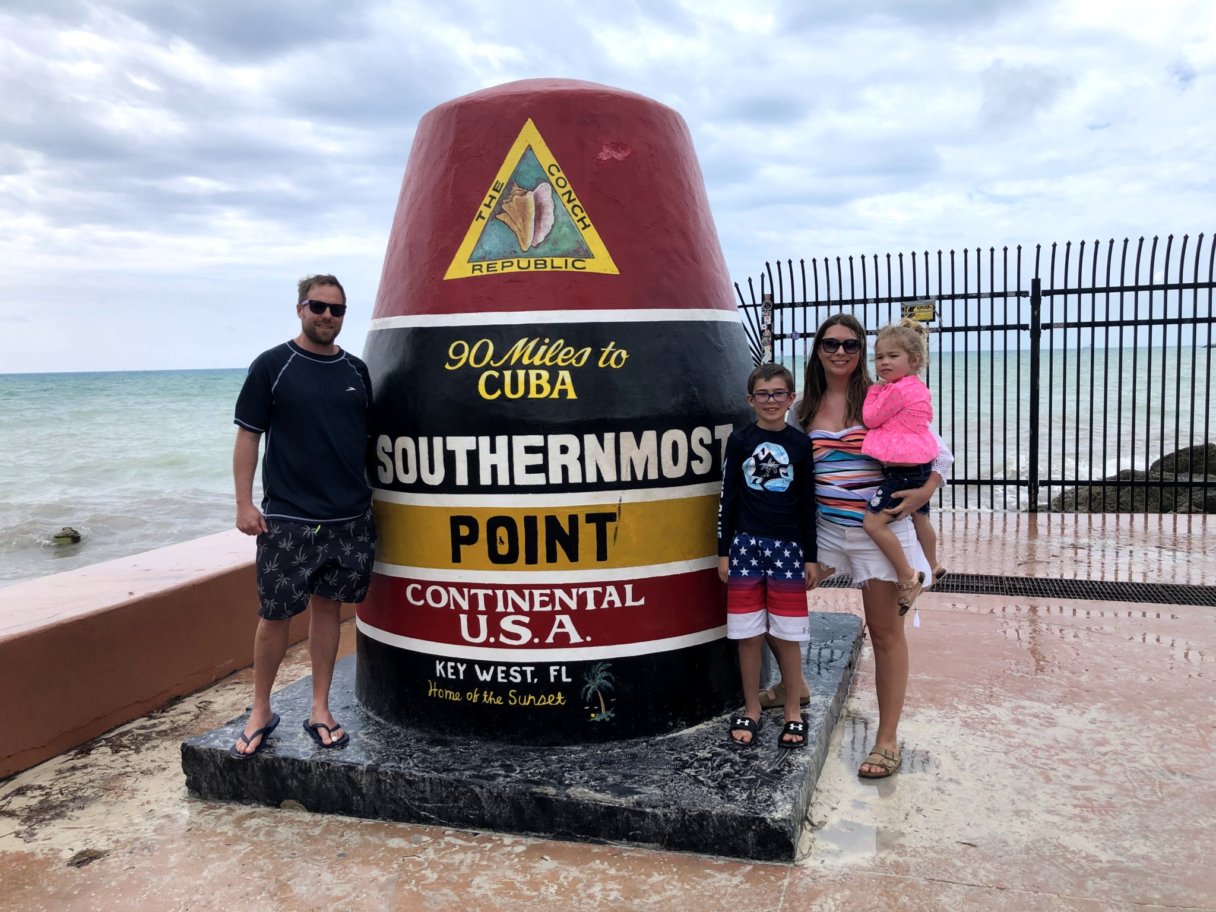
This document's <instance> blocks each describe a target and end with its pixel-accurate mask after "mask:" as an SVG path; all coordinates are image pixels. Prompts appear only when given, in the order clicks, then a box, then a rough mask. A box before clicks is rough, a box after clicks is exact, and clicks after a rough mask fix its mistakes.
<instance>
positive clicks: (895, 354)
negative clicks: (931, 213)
mask: <svg viewBox="0 0 1216 912" xmlns="http://www.w3.org/2000/svg"><path fill="white" fill-rule="evenodd" d="M928 335H929V332H928V330H927V329H926V328H925V327H924V325H922V324H921V323H918V322H916V321H915V320H906V319H905V320H901V321H900V322H899V323H892V324H891V325H890V326H884V327H883V328H882V329H880V330H879V331H878V338H877V340H876V341H875V343H874V370H875V372H876V373H877V374H878V382H877V383H875V384H874V385H872V386H871V387H870V389H869V391H868V392H867V393H866V400H865V404H864V405H863V406H862V411H861V418H862V421H864V422H865V425H866V427H867V428H868V431H867V433H866V438H865V441H864V442H863V443H862V446H861V451H862V453H864V454H865V455H867V456H870V457H872V458H874V459H877V460H878V461H879V462H881V463H882V465H883V475H884V476H885V479H884V481H883V484H882V486H881V487H880V488H879V489H878V491H877V492H876V493H875V495H874V497H873V498H872V499H871V500H870V505H869V509H868V511H867V512H866V516H865V519H864V520H863V521H862V526H863V527H864V528H865V530H866V532H867V534H869V536H870V538H871V539H873V541H874V544H876V545H878V548H879V550H881V551H882V553H883V555H884V556H885V557H886V558H887V560H889V561H890V562H891V566H892V567H894V568H895V573H896V576H897V577H898V581H897V582H896V588H897V590H898V598H899V613H900V614H905V613H906V612H907V610H908V609H909V608H910V607H911V606H912V602H913V601H915V600H916V597H917V596H918V595H920V593H921V589H922V588H923V586H924V581H925V575H924V574H923V573H917V572H915V571H913V569H912V565H911V564H910V563H908V558H907V555H906V554H905V553H904V549H903V547H902V546H901V545H900V543H899V539H898V538H897V537H896V536H895V533H894V532H892V531H891V530H890V529H888V528H887V524H888V523H890V522H891V519H892V517H891V516H890V515H889V514H887V513H885V512H883V511H884V510H887V509H889V508H891V507H898V506H899V505H900V504H899V499H898V498H893V497H892V496H891V495H892V494H893V493H894V492H896V491H904V490H908V489H911V488H919V487H920V486H921V485H923V484H924V483H925V482H926V481H928V479H929V472H930V470H931V469H932V462H933V460H934V459H935V458H936V457H937V453H938V443H937V437H935V436H934V434H933V432H932V431H931V430H930V429H929V425H930V423H931V422H932V421H933V403H932V394H931V393H930V392H929V388H928V387H927V386H925V384H924V383H923V382H922V381H921V379H920V378H919V377H918V376H917V374H918V373H919V372H920V370H921V369H922V368H923V367H924V366H925V364H926V363H927V362H928V360H929V346H928V344H927V340H928ZM912 522H913V524H914V525H915V527H916V537H917V539H918V540H919V541H920V545H921V549H922V550H923V551H924V552H925V557H926V558H928V560H929V566H930V567H933V568H934V572H935V573H936V572H938V571H937V536H936V534H935V533H934V531H933V526H932V524H931V523H930V522H929V505H928V504H925V505H924V506H923V507H921V508H920V509H919V510H917V511H916V513H914V514H913V516H912ZM939 575H940V574H939Z"/></svg>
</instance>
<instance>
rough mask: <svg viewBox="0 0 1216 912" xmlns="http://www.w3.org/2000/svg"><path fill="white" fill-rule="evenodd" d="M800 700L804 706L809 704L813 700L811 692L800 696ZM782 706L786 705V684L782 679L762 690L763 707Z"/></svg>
mask: <svg viewBox="0 0 1216 912" xmlns="http://www.w3.org/2000/svg"><path fill="white" fill-rule="evenodd" d="M798 702H799V703H800V704H802V705H803V706H806V705H808V704H809V703H810V702H811V697H810V694H807V695H805V696H802V697H799V698H798ZM782 706H785V685H784V684H782V683H781V682H780V681H778V682H777V683H776V684H774V685H773V686H772V687H766V688H765V689H764V690H762V691H760V708H761V709H780V708H781V707H782Z"/></svg>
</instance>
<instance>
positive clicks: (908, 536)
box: [815, 517, 933, 586]
mask: <svg viewBox="0 0 1216 912" xmlns="http://www.w3.org/2000/svg"><path fill="white" fill-rule="evenodd" d="M887 528H888V529H890V530H891V531H892V532H894V533H895V537H896V538H898V539H899V543H900V544H901V545H903V549H904V554H906V555H907V556H908V563H910V564H911V565H912V569H913V570H919V571H921V572H922V573H924V574H925V585H926V586H928V585H929V583H930V581H931V580H932V579H933V571H932V569H931V568H930V567H929V561H927V560H926V559H925V553H924V552H923V551H922V550H921V548H920V543H919V542H918V541H917V540H916V527H915V526H913V525H912V520H911V519H908V518H904V519H900V520H897V521H896V522H893V523H891V524H890V525H889V526H887ZM815 531H816V536H817V538H818V541H819V563H821V564H824V565H825V566H828V567H832V568H833V569H834V570H835V571H836V573H846V574H848V575H849V576H851V577H852V578H853V584H854V585H855V586H861V585H862V584H864V583H866V582H867V581H869V580H872V579H877V580H886V581H887V582H889V583H894V582H898V581H899V577H898V576H897V575H896V573H895V568H894V567H892V566H891V562H890V561H889V560H887V559H886V557H884V556H883V553H882V551H880V550H879V549H878V545H876V544H874V540H873V539H871V538H870V536H869V535H867V534H866V530H865V529H863V528H862V527H861V526H845V525H841V524H840V523H834V522H829V521H828V520H826V519H823V518H822V517H820V519H819V521H818V523H817V524H816V526H815Z"/></svg>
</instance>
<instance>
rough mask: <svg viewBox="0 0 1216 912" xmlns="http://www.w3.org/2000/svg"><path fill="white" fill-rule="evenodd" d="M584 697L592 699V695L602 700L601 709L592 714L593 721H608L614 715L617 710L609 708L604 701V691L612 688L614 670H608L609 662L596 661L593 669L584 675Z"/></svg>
mask: <svg viewBox="0 0 1216 912" xmlns="http://www.w3.org/2000/svg"><path fill="white" fill-rule="evenodd" d="M583 681H585V682H586V683H585V684H584V685H583V699H584V700H590V699H591V697H592V696H595V697H598V698H599V701H600V711H599V712H598V713H592V714H591V721H592V722H607V721H608V720H609V719H611V718H612V717H613V716H614V715H616V712H615V710H611V709H609V708H608V704H607V703H605V702H604V691H605V690H612V672H610V671H609V670H608V663H607V662H596V663H595V664H594V665H592V666H591V670H590V671H588V672H587V674H585V675H584V676H583Z"/></svg>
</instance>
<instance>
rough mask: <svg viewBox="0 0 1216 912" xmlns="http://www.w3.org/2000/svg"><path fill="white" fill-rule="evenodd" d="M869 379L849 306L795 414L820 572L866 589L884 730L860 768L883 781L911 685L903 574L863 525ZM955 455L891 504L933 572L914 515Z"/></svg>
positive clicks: (823, 337)
mask: <svg viewBox="0 0 1216 912" xmlns="http://www.w3.org/2000/svg"><path fill="white" fill-rule="evenodd" d="M872 382H873V381H872V380H871V379H870V372H869V370H868V369H867V366H866V331H865V328H864V327H863V326H862V325H861V323H859V322H858V321H857V319H856V318H855V317H853V316H851V315H849V314H843V313H842V314H836V315H834V316H832V317H829V318H828V319H826V320H824V321H823V323H822V324H821V325H820V327H819V329H818V330H816V332H815V342H814V345H813V346H812V348H811V353H810V355H809V357H808V358H807V362H806V375H805V377H804V382H803V392H802V398H801V400H800V401H799V402H798V404H797V406H796V408H795V411H794V422H795V423H796V424H797V425H798V427H800V428H802V430H804V431H805V432H806V433H807V434H809V435H810V437H811V444H812V448H813V450H814V459H815V498H816V501H817V506H818V512H817V520H816V524H817V532H818V540H819V563H820V564H821V565H822V566H823V567H824V568H825V569H824V572H823V573H822V575H821V577H820V579H824V578H826V577H827V576H830V575H831V574H832V573H834V572H835V573H847V574H849V576H851V577H852V579H853V582H854V584H855V585H859V586H860V587H861V600H862V606H863V608H864V610H865V621H866V627H867V629H868V630H869V634H870V642H871V643H872V644H873V646H874V679H875V685H876V689H877V691H878V732H877V734H876V735H875V739H874V749H873V750H872V751H870V753H869V755H868V756H867V757H866V759H865V762H864V763H862V764H861V767H860V769H858V771H857V774H858V775H859V776H861V777H862V778H863V779H883V778H886V777H887V776H890V775H891V774H892V773H894V772H895V771H896V770H897V769H899V766H900V764H901V763H902V762H903V757H902V754H901V752H900V748H899V739H898V735H897V729H898V727H899V717H900V714H901V713H902V712H903V706H904V694H905V693H906V691H907V687H908V642H907V640H906V639H905V638H904V616H903V615H902V614H901V613H900V610H899V609H900V606H899V599H898V592H897V588H896V584H897V582H898V579H899V577H898V575H897V574H896V571H895V568H894V567H893V566H892V565H891V562H890V561H889V560H887V559H886V558H885V557H884V556H883V554H882V552H881V551H880V550H879V548H878V546H877V545H876V544H875V543H874V542H873V540H872V539H871V538H870V536H869V535H867V534H866V532H865V530H864V529H863V528H862V521H863V519H864V517H865V514H866V506H867V504H868V503H869V501H870V498H871V497H873V495H874V492H875V491H876V490H877V489H878V487H879V486H880V485H881V484H882V481H883V468H882V464H881V463H879V462H878V461H877V460H875V459H872V458H870V457H869V456H866V455H863V454H862V451H861V449H862V443H863V441H864V440H865V436H866V427H865V424H864V423H863V422H862V417H861V413H862V406H863V404H864V403H865V399H866V392H867V390H868V389H869V388H870V384H871V383H872ZM953 462H954V457H953V456H952V455H951V454H950V452H949V451H948V450H946V449H945V447H943V448H942V453H941V455H939V457H938V459H937V460H935V461H934V463H933V471H932V472H931V473H930V476H929V481H928V482H926V483H925V484H924V485H923V486H922V487H920V488H916V489H913V490H910V491H904V492H899V494H902V495H903V496H902V497H899V494H897V495H896V497H898V498H899V503H898V505H897V506H895V507H892V508H890V509H889V510H887V511H886V512H887V513H888V515H890V516H891V517H892V521H891V524H890V526H889V528H890V530H891V531H892V532H893V533H894V534H895V535H896V536H897V537H898V539H899V541H900V544H901V545H902V546H903V549H904V551H905V553H906V554H907V556H908V560H909V562H910V563H911V565H912V566H913V567H914V568H915V569H916V570H917V571H918V572H923V573H924V574H925V578H926V579H930V578H931V577H932V571H931V569H930V567H929V563H928V561H927V560H925V556H924V553H923V552H922V551H921V548H920V545H919V544H918V543H917V539H916V532H915V529H914V527H913V525H912V521H911V520H910V519H909V517H910V516H911V515H912V514H913V513H915V512H916V510H917V509H918V508H919V507H920V506H921V505H923V504H925V503H928V501H929V498H930V497H932V496H933V492H934V491H936V490H937V488H938V487H939V486H940V485H942V484H943V483H944V482H945V472H946V471H947V470H948V469H949V467H950V465H951V464H953Z"/></svg>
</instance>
